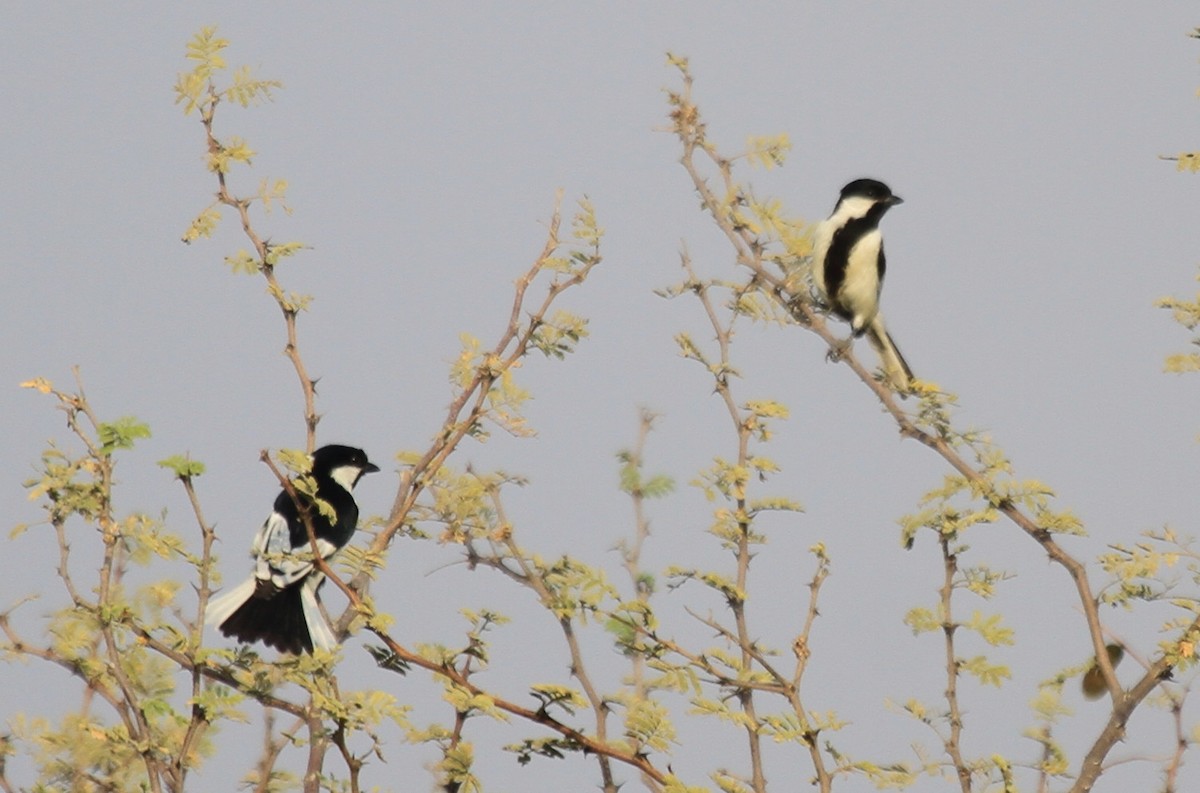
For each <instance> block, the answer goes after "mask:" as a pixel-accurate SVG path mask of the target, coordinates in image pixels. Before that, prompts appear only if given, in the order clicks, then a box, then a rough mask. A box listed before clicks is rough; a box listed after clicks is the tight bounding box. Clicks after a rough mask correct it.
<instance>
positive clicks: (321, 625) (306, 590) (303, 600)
mask: <svg viewBox="0 0 1200 793" xmlns="http://www.w3.org/2000/svg"><path fill="white" fill-rule="evenodd" d="M318 583H319V582H318ZM316 591H317V588H316V586H312V587H309V586H308V585H307V584H305V586H303V587H302V588H301V589H300V605H301V606H302V607H303V609H304V621H305V622H306V623H308V635H309V637H310V638H311V639H312V644H313V646H314V647H319V648H320V649H322V650H332V649H334V648H335V647H337V645H338V643H337V639H335V638H334V636H333V631H331V630H330V629H329V623H328V622H326V620H325V615H324V614H322V613H321V607H320V606H318V605H317V595H316Z"/></svg>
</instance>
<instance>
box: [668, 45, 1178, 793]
mask: <svg viewBox="0 0 1200 793" xmlns="http://www.w3.org/2000/svg"><path fill="white" fill-rule="evenodd" d="M677 65H678V66H679V68H680V71H681V73H682V79H683V90H682V91H680V92H678V93H673V94H672V95H671V103H672V105H673V110H672V113H671V118H672V122H673V126H672V131H673V132H674V133H675V134H676V135H677V136H678V138H679V141H680V143H681V145H682V147H683V156H682V158H681V163H682V165H683V167H684V169H685V170H686V172H687V173H688V176H689V177H690V178H691V181H692V185H693V186H694V188H695V189H696V192H697V193H698V194H699V196H700V199H701V201H702V203H703V205H704V207H705V209H706V210H707V211H708V212H709V214H710V215H711V216H712V218H713V220H714V222H715V223H716V225H717V227H718V229H720V231H721V232H722V233H723V235H724V236H725V238H726V240H727V241H728V242H729V243H730V244H731V246H732V247H733V249H734V254H735V259H736V262H737V264H738V265H739V266H740V267H744V268H746V269H747V270H748V271H749V272H750V274H751V280H752V282H753V283H756V284H758V285H759V287H760V288H761V289H762V290H763V291H764V292H765V293H766V294H768V295H770V296H771V297H773V298H774V299H775V300H776V301H777V303H778V304H779V305H780V306H782V307H784V308H785V309H786V310H787V311H788V312H790V313H791V315H792V316H793V318H794V319H795V320H796V321H797V322H798V323H799V324H801V325H803V326H804V327H806V328H808V329H809V330H810V331H812V332H813V333H815V334H817V335H818V336H819V337H820V338H821V339H822V340H823V341H824V342H825V343H826V344H827V345H828V346H829V348H830V350H831V351H835V352H839V353H843V354H842V355H841V356H840V357H841V360H842V361H843V362H844V363H845V364H846V365H847V366H849V367H850V369H851V370H852V371H853V372H854V373H855V375H857V376H858V378H859V379H860V380H861V381H862V382H863V383H864V384H865V385H866V386H867V387H868V388H870V389H871V390H872V391H873V392H874V393H875V395H876V396H877V397H878V399H879V401H880V403H881V404H882V405H883V407H884V410H885V411H886V412H887V413H888V414H889V415H890V416H891V417H892V419H893V420H894V421H895V422H896V425H897V428H898V429H899V431H900V435H901V436H902V437H905V438H911V439H913V440H915V441H917V442H918V443H920V444H921V445H923V446H925V447H926V448H928V449H930V450H932V451H933V452H934V453H936V454H937V455H938V456H940V457H941V458H942V459H943V460H944V461H945V462H946V463H947V464H948V465H949V466H950V467H951V468H953V469H954V470H955V471H956V472H958V473H959V474H960V475H962V476H963V477H964V478H965V479H966V480H967V481H969V482H970V483H971V484H972V485H973V486H975V487H976V488H977V489H978V491H979V492H981V493H983V494H985V497H987V498H988V500H989V502H991V503H992V505H993V506H994V507H995V508H996V509H997V510H999V511H1000V512H1001V513H1002V514H1003V515H1004V516H1005V517H1006V518H1008V519H1009V521H1011V522H1012V523H1013V524H1014V525H1015V526H1016V527H1017V528H1019V529H1020V530H1021V531H1022V532H1024V533H1025V534H1026V535H1027V536H1028V537H1029V538H1031V539H1032V540H1033V541H1034V542H1036V543H1037V544H1038V545H1039V546H1040V547H1041V549H1042V551H1043V552H1044V553H1045V554H1046V555H1047V556H1048V557H1049V558H1050V560H1051V561H1052V562H1054V563H1055V564H1057V565H1059V566H1060V567H1062V568H1063V570H1064V571H1065V572H1066V573H1067V575H1068V576H1069V577H1070V579H1071V581H1072V583H1073V585H1074V587H1075V590H1076V594H1077V596H1078V598H1079V603H1080V606H1081V608H1082V610H1083V614H1084V617H1085V620H1086V622H1087V628H1088V633H1089V636H1090V638H1091V643H1092V650H1093V652H1094V654H1095V656H1096V660H1097V663H1098V665H1099V667H1100V670H1101V672H1102V674H1103V676H1104V680H1105V683H1106V685H1107V686H1108V690H1109V693H1110V694H1111V696H1112V701H1113V708H1112V711H1111V714H1110V716H1109V719H1108V721H1107V723H1106V724H1105V726H1104V729H1103V730H1102V731H1101V733H1100V735H1099V736H1098V737H1097V739H1096V741H1095V743H1094V744H1093V745H1092V747H1091V748H1090V750H1089V751H1088V753H1087V755H1086V756H1085V757H1084V760H1083V762H1082V764H1081V768H1080V772H1079V775H1078V777H1077V778H1076V780H1075V783H1074V785H1073V786H1072V788H1071V793H1086V792H1087V791H1089V790H1091V788H1092V786H1093V785H1094V784H1095V782H1096V780H1097V778H1098V777H1099V775H1100V773H1101V771H1102V763H1103V759H1104V757H1105V756H1106V755H1107V754H1108V752H1109V750H1111V749H1112V747H1113V745H1114V744H1115V743H1116V742H1117V741H1118V740H1120V738H1121V737H1122V736H1123V735H1124V729H1125V724H1126V723H1127V721H1128V719H1129V717H1130V715H1131V714H1132V713H1133V711H1134V709H1135V708H1136V707H1137V706H1138V705H1139V704H1140V703H1141V701H1142V700H1143V699H1145V697H1146V696H1147V695H1148V694H1149V693H1150V692H1151V691H1152V690H1153V689H1154V687H1155V686H1156V685H1157V684H1158V683H1159V681H1161V680H1162V679H1164V678H1166V677H1168V676H1169V675H1170V672H1171V669H1172V667H1173V663H1172V661H1171V660H1170V658H1169V657H1167V656H1166V655H1162V656H1160V657H1159V658H1158V659H1157V660H1156V661H1154V662H1153V663H1151V664H1150V665H1149V666H1148V668H1147V670H1146V672H1145V674H1144V675H1143V676H1142V678H1141V679H1140V680H1138V681H1137V682H1136V683H1135V684H1134V685H1133V686H1131V687H1130V688H1129V689H1127V690H1123V689H1122V688H1121V686H1120V683H1119V682H1118V681H1117V678H1116V675H1115V673H1114V671H1113V666H1112V664H1111V663H1110V661H1109V659H1108V653H1107V652H1106V651H1105V649H1104V646H1105V643H1104V629H1103V626H1102V624H1101V621H1100V615H1099V603H1098V600H1097V598H1096V597H1095V595H1093V593H1092V587H1091V585H1090V583H1089V580H1088V575H1087V568H1086V566H1085V565H1084V564H1083V563H1082V562H1080V561H1079V560H1077V559H1075V558H1074V557H1073V556H1071V555H1070V554H1069V553H1067V552H1066V550H1064V549H1063V548H1062V546H1061V545H1059V544H1058V542H1057V541H1056V540H1055V539H1054V536H1053V534H1052V533H1051V532H1050V531H1048V530H1046V529H1044V528H1042V527H1040V526H1039V525H1038V524H1037V521H1036V520H1035V519H1034V518H1032V517H1030V516H1029V515H1027V514H1026V513H1025V512H1024V511H1022V509H1021V508H1020V507H1019V506H1018V505H1017V504H1015V503H1014V502H1013V501H1012V500H1011V499H1008V498H1005V497H1004V496H1002V495H1001V494H999V493H995V492H994V490H993V488H992V486H991V483H990V482H989V481H988V479H987V477H986V476H985V475H984V474H983V473H982V472H980V471H979V470H977V469H975V468H974V467H973V466H972V465H971V464H970V463H969V462H967V460H965V459H964V458H963V457H962V456H961V455H960V454H959V453H958V452H957V451H956V450H955V449H954V447H953V446H952V445H951V443H950V441H948V440H947V439H946V438H945V437H942V436H941V435H937V434H933V433H930V432H928V431H926V430H924V429H922V428H921V427H919V426H917V425H916V423H915V422H914V421H913V418H912V417H911V416H910V415H909V414H908V413H906V412H905V411H904V410H902V409H901V408H900V406H899V405H898V404H897V402H896V399H895V397H894V395H893V393H892V392H891V391H890V390H889V389H888V388H887V387H886V386H885V385H884V384H882V383H880V382H878V381H877V380H876V379H875V378H874V377H873V376H872V374H871V372H869V371H868V370H867V369H866V368H865V367H864V366H863V365H862V363H861V362H860V361H859V360H858V359H857V358H856V357H855V356H854V355H853V353H852V351H848V350H844V349H843V346H842V345H841V344H840V342H839V340H838V339H837V338H836V337H835V336H834V335H833V333H832V332H831V331H830V329H829V327H828V325H827V324H826V322H825V320H824V317H823V316H822V315H821V313H820V312H819V311H818V310H817V308H816V307H815V305H814V304H813V302H812V300H811V298H810V297H809V296H808V295H807V294H805V293H804V292H802V291H799V290H797V289H796V288H795V287H794V286H793V285H791V284H789V283H788V282H787V280H786V279H785V278H784V277H782V276H780V275H778V274H776V273H775V272H774V271H772V270H770V269H768V267H767V266H766V260H765V259H764V251H765V246H766V241H765V240H764V239H763V238H760V237H759V235H758V234H756V233H755V232H754V231H752V230H751V229H749V228H747V227H746V226H745V225H744V224H741V223H739V222H738V221H737V220H736V218H735V214H734V212H733V209H734V208H736V206H738V205H740V203H741V202H742V201H744V199H743V198H742V196H743V193H742V188H741V187H740V186H739V185H738V184H737V183H736V182H735V181H734V178H733V163H732V161H731V160H730V159H728V158H726V157H723V156H722V155H720V154H719V153H718V151H717V149H716V147H715V145H714V144H713V143H712V142H711V141H709V140H708V139H707V133H706V128H705V125H704V123H703V121H702V119H701V117H700V112H699V109H698V108H697V106H696V105H695V103H694V102H693V100H692V76H691V74H690V73H689V71H688V69H687V66H686V64H685V63H683V62H678V64H677ZM700 158H704V159H706V160H707V161H708V163H709V164H711V166H713V167H714V168H715V169H716V179H717V181H718V185H719V186H718V188H716V189H714V188H713V187H712V186H711V185H710V183H709V178H708V177H706V176H705V175H704V174H703V173H702V172H701V166H700V164H699V162H698V160H699V159H700ZM722 195H723V196H726V198H722V197H721V196H722ZM1197 630H1200V617H1197V618H1196V620H1194V621H1193V622H1192V623H1191V624H1190V625H1189V626H1188V627H1187V628H1186V629H1185V630H1184V631H1183V633H1182V634H1181V635H1186V634H1189V633H1194V632H1196V631H1197Z"/></svg>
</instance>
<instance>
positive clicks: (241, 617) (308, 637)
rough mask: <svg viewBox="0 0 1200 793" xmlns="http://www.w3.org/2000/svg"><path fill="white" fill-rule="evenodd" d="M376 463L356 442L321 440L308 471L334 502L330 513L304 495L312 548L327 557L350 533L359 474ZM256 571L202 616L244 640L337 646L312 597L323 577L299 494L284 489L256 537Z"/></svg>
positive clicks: (297, 649) (319, 491) (305, 648)
mask: <svg viewBox="0 0 1200 793" xmlns="http://www.w3.org/2000/svg"><path fill="white" fill-rule="evenodd" d="M378 470H379V466H377V465H375V464H374V463H372V462H371V461H370V460H368V459H367V455H366V452H364V451H363V450H362V449H357V448H354V447H353V446H336V445H333V446H323V447H321V448H320V449H317V450H316V452H314V453H313V455H312V469H311V471H310V475H311V476H312V478H313V481H314V482H315V483H316V497H317V498H318V499H320V500H321V501H324V502H325V503H326V504H328V505H329V506H330V507H332V509H333V514H332V515H329V514H327V513H325V512H322V511H321V510H319V509H317V508H316V505H313V504H312V503H311V501H308V499H306V497H305V496H303V495H301V496H300V499H301V501H302V502H305V501H308V504H306V506H311V507H312V508H311V509H308V510H307V511H308V517H309V520H310V522H311V523H312V527H313V534H314V535H315V536H316V545H317V551H318V552H319V553H320V555H321V558H323V559H325V560H326V561H329V560H330V559H332V558H333V556H334V555H335V554H337V552H338V551H340V550H341V549H342V547H343V546H345V545H346V543H348V542H350V538H351V537H352V536H354V531H355V529H356V528H357V526H358V504H357V503H355V501H354V496H353V495H352V491H353V490H354V486H355V485H356V484H358V480H359V479H361V478H362V476H363V475H364V474H369V473H373V472H375V471H378ZM251 555H252V556H253V558H254V573H253V574H252V575H251V576H250V578H248V579H247V580H246V581H244V582H242V583H241V584H239V585H238V586H236V587H234V588H233V589H232V590H230V591H229V592H227V593H225V594H223V595H221V596H220V597H218V598H215V599H214V600H212V601H211V602H210V603H209V604H208V608H207V610H206V614H205V622H207V623H208V624H210V625H215V626H217V628H218V629H219V630H220V631H221V633H223V634H225V635H226V636H230V637H233V638H236V639H237V640H238V641H241V642H246V643H250V642H255V641H261V642H262V643H263V644H265V645H267V646H268V647H274V648H275V649H277V650H280V651H282V652H287V653H293V654H296V655H299V654H300V653H311V652H312V651H313V648H314V647H315V648H320V649H323V650H332V649H333V648H335V647H337V644H338V643H337V639H336V638H335V637H334V635H333V631H332V629H331V628H330V627H329V624H328V622H327V621H326V620H325V617H324V616H323V615H322V614H321V609H320V606H319V605H318V602H317V588H318V587H320V586H321V584H322V583H324V580H325V576H324V574H323V573H321V572H320V571H319V570H317V569H316V566H315V565H314V564H313V557H312V544H311V543H310V541H309V537H308V529H307V528H306V527H305V523H304V518H303V515H302V513H301V511H300V509H298V508H297V505H296V501H295V500H294V499H293V498H292V496H291V495H290V494H289V493H288V492H287V490H286V489H285V490H283V491H281V492H280V494H279V496H278V497H276V499H275V506H274V509H273V510H272V512H271V514H270V515H269V516H268V517H267V519H266V521H265V522H264V523H263V525H262V528H261V529H259V530H258V534H257V535H255V537H254V542H253V545H252V548H251Z"/></svg>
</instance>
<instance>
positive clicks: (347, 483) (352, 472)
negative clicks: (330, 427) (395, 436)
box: [312, 444, 379, 490]
mask: <svg viewBox="0 0 1200 793" xmlns="http://www.w3.org/2000/svg"><path fill="white" fill-rule="evenodd" d="M378 470H379V466H378V465H375V464H374V463H373V462H371V461H370V460H368V459H367V453H366V452H364V451H363V450H362V449H356V448H355V447H353V446H339V445H337V444H331V445H329V446H322V447H321V448H320V449H317V450H316V451H315V452H313V466H312V471H313V476H328V477H330V478H331V479H333V480H334V481H335V482H337V483H338V484H340V485H341V486H342V487H344V488H346V489H347V490H352V489H353V488H354V486H355V485H356V484H358V480H359V478H360V477H362V475H363V474H371V473H375V472H376V471H378Z"/></svg>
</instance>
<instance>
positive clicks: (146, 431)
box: [97, 416, 150, 454]
mask: <svg viewBox="0 0 1200 793" xmlns="http://www.w3.org/2000/svg"><path fill="white" fill-rule="evenodd" d="M97 434H98V436H99V438H100V452H101V454H112V453H113V452H114V451H116V450H117V449H132V448H133V443H134V441H136V440H138V439H139V438H149V437H150V427H149V426H148V425H146V424H143V423H142V422H140V421H138V420H137V419H136V418H134V417H133V416H122V417H121V418H119V419H117V420H116V421H114V422H111V423H103V422H102V423H101V424H100V426H99V427H98V428H97Z"/></svg>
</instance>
